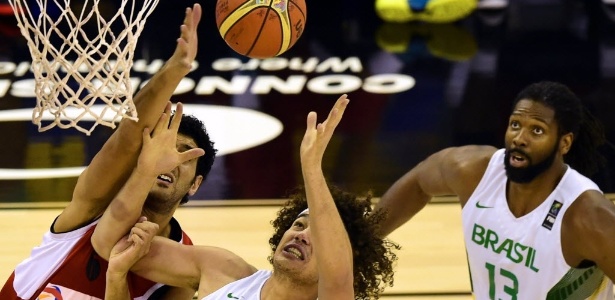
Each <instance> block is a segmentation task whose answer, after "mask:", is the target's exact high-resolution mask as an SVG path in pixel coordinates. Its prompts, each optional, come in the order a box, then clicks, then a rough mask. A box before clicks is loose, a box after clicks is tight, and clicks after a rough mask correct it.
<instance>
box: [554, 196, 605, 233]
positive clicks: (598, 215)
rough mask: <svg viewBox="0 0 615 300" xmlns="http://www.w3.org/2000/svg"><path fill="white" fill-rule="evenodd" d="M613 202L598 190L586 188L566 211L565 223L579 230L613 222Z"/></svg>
mask: <svg viewBox="0 0 615 300" xmlns="http://www.w3.org/2000/svg"><path fill="white" fill-rule="evenodd" d="M614 218H615V204H613V202H611V201H610V200H609V199H607V198H606V197H605V196H604V195H603V194H602V193H601V192H600V191H598V190H591V189H590V190H586V191H584V192H583V193H581V194H580V195H579V197H577V199H576V200H575V201H574V202H573V203H572V205H570V208H568V210H567V211H566V218H565V225H566V226H567V227H571V228H577V229H579V230H584V229H590V228H593V227H602V223H605V222H608V223H613V222H615V219H614Z"/></svg>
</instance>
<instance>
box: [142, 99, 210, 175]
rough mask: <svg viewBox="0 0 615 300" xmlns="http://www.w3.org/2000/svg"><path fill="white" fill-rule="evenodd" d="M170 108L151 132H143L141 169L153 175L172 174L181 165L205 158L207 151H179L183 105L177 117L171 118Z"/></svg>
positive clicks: (179, 104)
mask: <svg viewBox="0 0 615 300" xmlns="http://www.w3.org/2000/svg"><path fill="white" fill-rule="evenodd" d="M170 110H171V109H170V106H168V105H167V107H166V109H165V111H164V112H163V113H162V115H161V116H160V119H159V120H158V123H157V124H156V126H155V127H154V130H153V131H151V130H149V129H148V128H145V130H144V131H143V147H142V149H141V154H140V155H139V160H138V164H139V167H140V168H141V169H142V170H144V171H145V172H148V173H149V174H151V175H156V176H157V175H158V174H163V173H166V172H170V171H172V170H173V169H175V167H177V166H179V165H180V164H182V163H184V162H186V161H189V160H192V159H195V158H198V157H200V156H203V155H204V154H205V150H203V149H201V148H193V149H189V150H186V151H183V152H179V151H178V150H177V131H178V130H179V125H180V123H181V119H182V115H183V111H184V110H183V105H182V104H181V103H178V104H177V108H176V111H175V115H174V117H173V118H171V111H170Z"/></svg>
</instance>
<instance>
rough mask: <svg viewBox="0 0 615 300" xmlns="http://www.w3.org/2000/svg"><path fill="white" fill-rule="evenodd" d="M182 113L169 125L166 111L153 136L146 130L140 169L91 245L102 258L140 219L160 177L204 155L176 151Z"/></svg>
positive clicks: (111, 207)
mask: <svg viewBox="0 0 615 300" xmlns="http://www.w3.org/2000/svg"><path fill="white" fill-rule="evenodd" d="M182 112H183V106H182V104H181V103H179V104H178V105H177V111H176V113H175V117H173V119H172V120H171V121H170V122H169V119H170V108H167V110H166V111H165V112H164V113H163V114H162V115H161V116H160V120H159V121H158V124H156V127H155V128H154V129H153V132H151V135H150V130H149V129H148V128H146V129H144V130H143V133H142V137H141V138H142V140H143V148H142V150H141V153H140V155H139V160H138V163H137V167H136V168H135V169H134V171H133V172H132V174H131V176H130V178H128V181H127V182H126V184H125V185H124V186H123V187H122V189H121V190H120V191H119V193H118V194H117V195H116V196H115V198H114V199H113V201H111V203H110V204H109V207H108V208H107V210H106V211H105V213H104V214H103V216H102V217H101V219H100V221H99V223H98V225H97V226H96V229H95V230H94V233H93V234H92V245H93V246H94V248H95V249H96V251H97V252H98V254H99V255H101V256H103V257H109V252H110V251H111V248H113V246H114V245H115V243H116V242H117V241H118V240H119V239H120V238H121V237H122V236H124V235H125V234H126V232H128V230H130V228H131V227H132V226H133V225H134V224H135V222H136V221H137V220H138V219H139V217H140V216H141V211H142V208H143V203H144V202H145V199H146V198H147V195H148V193H149V191H150V189H151V188H152V186H153V185H154V184H155V182H156V178H157V177H158V175H159V174H164V173H167V172H170V171H171V170H173V169H174V168H175V167H177V166H178V165H180V164H182V163H184V162H187V161H190V160H192V159H195V158H198V157H199V156H202V155H203V154H205V151H204V150H203V149H201V148H194V149H190V150H187V151H184V152H179V151H177V148H176V147H177V146H176V142H177V130H178V129H179V124H180V122H181V119H182V118H181V116H182ZM169 123H170V124H169Z"/></svg>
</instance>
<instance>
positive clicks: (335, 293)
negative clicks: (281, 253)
mask: <svg viewBox="0 0 615 300" xmlns="http://www.w3.org/2000/svg"><path fill="white" fill-rule="evenodd" d="M348 101H349V100H348V99H347V98H346V95H343V96H341V97H340V98H339V99H338V100H337V102H336V103H335V105H334V107H333V109H332V110H331V112H330V113H329V116H328V118H327V119H326V120H325V121H324V122H323V123H320V124H316V117H317V116H316V113H315V112H310V113H309V114H308V117H307V129H306V131H305V136H304V137H303V141H302V142H301V151H300V152H301V169H302V172H303V180H304V184H305V192H306V197H307V202H308V207H309V209H310V228H311V229H310V230H311V233H312V236H311V239H312V245H313V247H314V253H315V255H316V258H317V261H318V275H319V280H318V299H321V300H327V299H349V300H351V299H354V285H353V277H354V276H353V255H352V246H351V244H350V239H349V237H348V233H347V232H346V229H345V227H344V223H342V219H341V217H340V215H339V212H338V210H337V208H336V206H335V203H334V202H333V197H332V196H331V193H330V192H329V187H328V186H327V182H326V180H325V177H324V174H323V172H322V157H323V155H324V152H325V149H326V148H327V144H328V143H329V141H330V140H331V136H332V135H333V131H334V130H335V128H336V127H337V125H338V124H339V122H340V120H341V119H342V115H343V114H344V110H345V109H346V105H347V104H348Z"/></svg>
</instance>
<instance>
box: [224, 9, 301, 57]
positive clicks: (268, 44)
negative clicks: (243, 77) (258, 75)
mask: <svg viewBox="0 0 615 300" xmlns="http://www.w3.org/2000/svg"><path fill="white" fill-rule="evenodd" d="M306 16H307V12H306V7H305V0H218V2H217V3H216V25H217V26H218V31H220V35H221V36H222V38H223V39H224V41H225V42H226V43H227V44H228V45H229V46H230V47H231V48H232V49H233V50H234V51H235V52H237V53H239V54H241V55H244V56H248V57H252V58H269V57H274V56H278V55H280V54H282V53H284V52H286V51H287V50H288V49H290V48H291V47H292V46H293V45H294V44H295V43H296V42H297V40H298V39H299V37H301V34H302V33H303V30H304V29H305V22H306Z"/></svg>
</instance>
